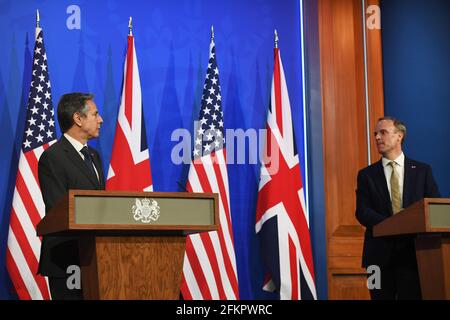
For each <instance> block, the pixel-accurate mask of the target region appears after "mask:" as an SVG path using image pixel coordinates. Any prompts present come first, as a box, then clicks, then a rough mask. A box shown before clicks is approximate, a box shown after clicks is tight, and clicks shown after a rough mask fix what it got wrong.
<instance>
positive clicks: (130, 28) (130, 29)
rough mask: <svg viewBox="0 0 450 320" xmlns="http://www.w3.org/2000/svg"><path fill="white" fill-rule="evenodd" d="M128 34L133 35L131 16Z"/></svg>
mask: <svg viewBox="0 0 450 320" xmlns="http://www.w3.org/2000/svg"><path fill="white" fill-rule="evenodd" d="M128 30H129V31H128V35H129V36H132V35H133V18H132V17H130V20H129V21H128Z"/></svg>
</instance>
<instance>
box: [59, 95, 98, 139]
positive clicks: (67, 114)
mask: <svg viewBox="0 0 450 320" xmlns="http://www.w3.org/2000/svg"><path fill="white" fill-rule="evenodd" d="M92 99H94V95H93V94H91V93H80V92H73V93H67V94H65V95H63V96H62V97H61V99H60V100H59V103H58V122H59V127H60V128H61V131H62V132H63V133H64V132H67V130H69V129H70V128H72V126H73V124H74V121H73V115H74V114H75V113H77V112H79V113H80V114H81V115H82V116H86V112H87V109H88V105H87V104H86V102H87V101H89V100H92Z"/></svg>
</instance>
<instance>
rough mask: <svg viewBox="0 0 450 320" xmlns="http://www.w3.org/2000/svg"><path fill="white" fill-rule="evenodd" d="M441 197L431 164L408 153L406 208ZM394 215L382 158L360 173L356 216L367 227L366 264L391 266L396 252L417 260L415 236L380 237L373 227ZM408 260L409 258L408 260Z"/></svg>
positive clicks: (404, 202)
mask: <svg viewBox="0 0 450 320" xmlns="http://www.w3.org/2000/svg"><path fill="white" fill-rule="evenodd" d="M427 197H428V198H438V197H440V193H439V189H438V186H437V184H436V182H435V180H434V178H433V174H432V171H431V167H430V166H429V165H427V164H425V163H421V162H418V161H414V160H411V159H409V158H406V157H405V173H404V182H403V208H407V207H409V206H410V205H411V204H413V203H415V202H417V201H419V200H421V199H422V198H427ZM390 216H392V204H391V199H390V196H389V190H388V187H387V182H386V177H385V175H384V170H383V165H382V162H381V160H380V161H378V162H376V163H374V164H372V165H370V166H368V167H366V168H364V169H362V170H361V171H359V173H358V182H357V189H356V218H357V219H358V221H359V223H361V224H362V225H363V226H364V227H366V232H365V237H364V248H363V256H362V266H363V267H367V266H370V265H378V266H380V267H381V266H388V265H389V263H390V261H391V256H392V255H394V254H395V255H399V254H401V255H402V257H404V259H405V260H409V263H415V249H414V239H413V237H412V236H404V237H378V238H375V237H373V235H372V228H373V226H375V225H376V224H378V223H380V222H381V221H383V220H384V219H386V218H389V217H390ZM405 262H406V263H408V261H405Z"/></svg>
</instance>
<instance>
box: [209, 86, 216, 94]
mask: <svg viewBox="0 0 450 320" xmlns="http://www.w3.org/2000/svg"><path fill="white" fill-rule="evenodd" d="M208 91H209V94H210V95H214V94H215V93H216V89H214V88H213V87H211V88H209V89H208Z"/></svg>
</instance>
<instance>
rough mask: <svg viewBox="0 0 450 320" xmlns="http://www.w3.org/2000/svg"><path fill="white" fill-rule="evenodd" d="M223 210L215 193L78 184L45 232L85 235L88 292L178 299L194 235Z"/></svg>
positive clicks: (47, 220) (82, 248) (212, 225)
mask: <svg viewBox="0 0 450 320" xmlns="http://www.w3.org/2000/svg"><path fill="white" fill-rule="evenodd" d="M218 212H219V211H218V195H217V194H212V193H170V192H161V193H158V192H121V191H92V190H70V191H69V192H68V193H67V194H66V195H65V196H64V197H63V198H62V199H61V200H60V201H59V202H58V203H57V204H56V205H55V207H54V208H53V209H52V210H50V212H48V213H47V214H46V216H45V217H44V218H43V219H42V220H41V222H40V223H39V224H38V226H37V233H38V235H40V236H43V235H59V236H74V235H76V236H79V255H80V264H81V266H80V267H81V274H82V288H83V296H84V298H85V299H178V298H179V296H180V284H181V275H182V270H183V258H184V252H185V243H186V236H187V235H188V234H191V233H197V232H208V231H212V230H217V229H218V225H219V217H218Z"/></svg>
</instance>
